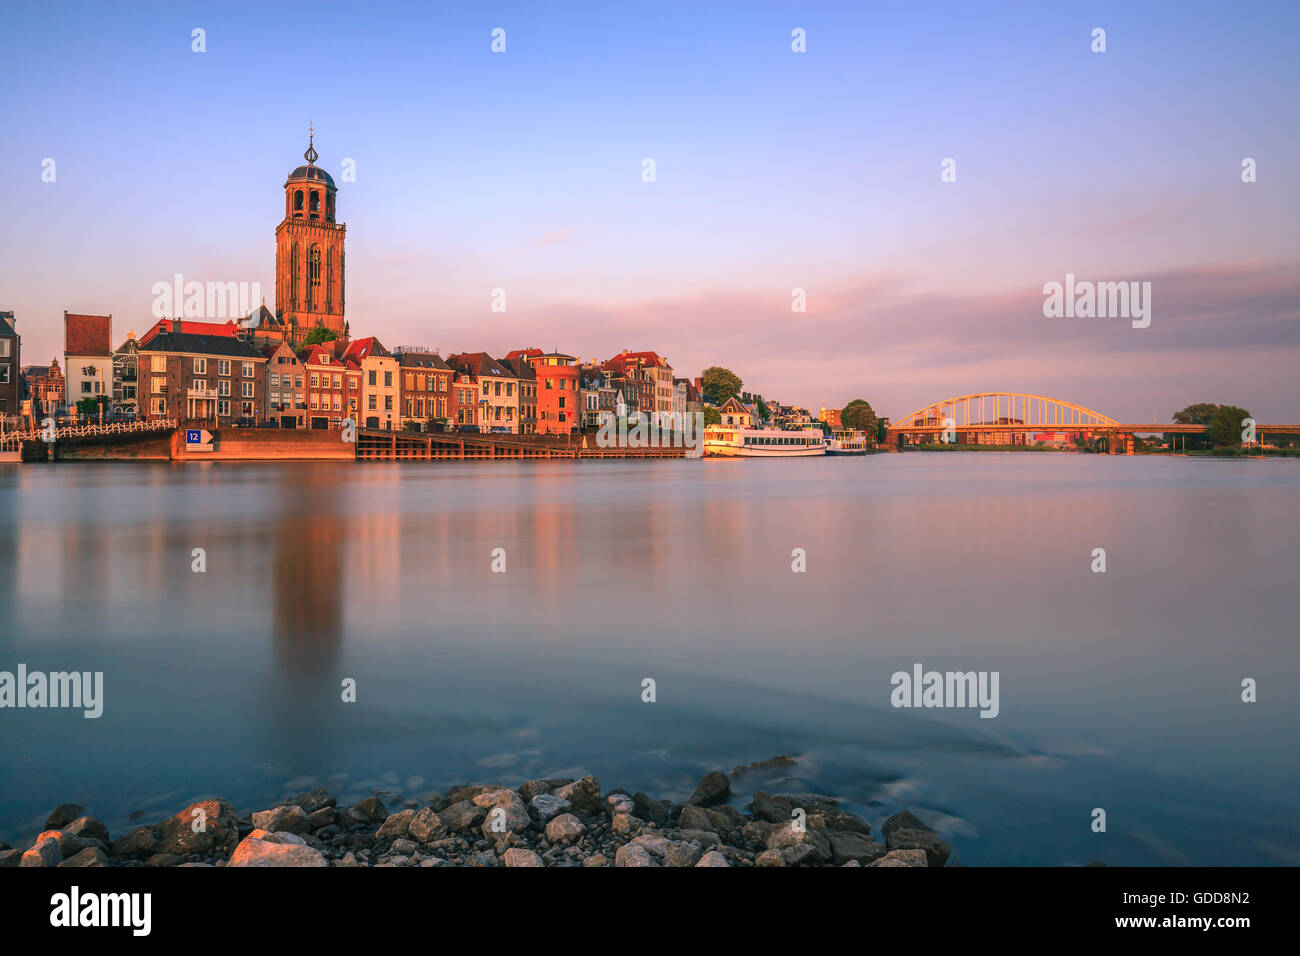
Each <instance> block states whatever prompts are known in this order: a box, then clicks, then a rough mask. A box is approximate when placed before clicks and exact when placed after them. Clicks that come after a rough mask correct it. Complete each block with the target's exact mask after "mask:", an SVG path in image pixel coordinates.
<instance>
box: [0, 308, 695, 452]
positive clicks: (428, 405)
mask: <svg viewBox="0 0 1300 956" xmlns="http://www.w3.org/2000/svg"><path fill="white" fill-rule="evenodd" d="M263 308H264V307H263ZM259 311H261V310H259ZM4 319H5V313H0V323H3V322H4ZM8 321H9V325H12V315H10V316H9V318H8ZM269 324H270V323H267V322H266V321H265V316H259V315H258V314H257V313H254V314H253V315H251V316H249V318H248V320H246V321H245V322H242V323H236V322H234V321H233V320H232V321H228V322H225V323H214V322H200V321H191V320H189V319H162V320H159V321H158V322H156V323H155V324H154V325H153V326H151V327H150V328H149V329H148V330H147V331H146V332H145V333H144V334H143V335H142V336H140V337H139V338H137V337H136V335H135V333H134V331H130V332H128V333H127V336H126V339H125V340H124V341H123V342H121V343H120V344H119V345H118V346H117V347H116V348H113V347H112V345H111V342H112V316H111V315H106V316H98V315H81V314H76V313H68V312H65V313H64V338H65V351H64V362H63V366H62V368H60V365H59V362H58V360H57V359H55V360H54V361H52V362H51V363H50V365H49V366H48V367H46V366H28V367H27V368H25V369H23V373H22V376H21V378H22V380H23V384H22V389H21V392H19V391H18V390H15V392H14V396H13V399H12V400H11V403H10V404H7V405H5V406H0V411H3V410H5V409H13V410H17V409H18V407H19V405H20V404H21V405H22V406H23V410H24V411H25V412H26V413H27V414H29V415H33V416H37V417H44V416H47V415H54V416H55V417H60V416H68V417H83V418H84V417H87V416H100V415H103V416H104V417H110V418H116V419H123V418H125V419H136V418H138V419H178V420H184V421H190V422H200V421H205V422H210V423H212V424H213V425H216V426H221V425H248V426H253V425H275V426H278V427H285V428H337V427H339V426H340V425H341V423H342V422H343V420H344V419H352V420H353V421H356V422H357V423H358V424H359V425H360V426H361V427H363V428H372V429H387V430H401V429H405V430H418V431H425V430H449V429H462V430H477V431H483V432H503V433H510V434H551V435H557V434H558V435H566V434H571V433H573V432H576V431H580V430H583V429H594V428H599V427H600V426H601V425H602V424H604V423H605V422H606V421H608V420H615V419H619V418H627V419H630V420H638V419H642V420H646V421H654V422H656V423H657V424H659V425H660V426H661V427H671V425H672V423H673V422H680V421H682V420H683V417H684V416H686V415H691V414H694V413H696V412H701V411H703V408H704V402H703V397H702V394H701V389H700V382H699V379H695V380H690V379H687V378H684V377H679V376H675V375H674V373H673V369H672V367H671V366H670V365H669V364H668V362H667V360H666V359H665V358H663V357H662V356H660V355H658V354H657V353H655V352H631V351H628V350H626V349H625V350H624V351H622V352H620V353H619V354H618V355H615V356H613V357H612V358H609V359H606V360H604V361H595V362H583V361H582V360H581V359H579V358H577V357H575V356H573V355H568V354H565V353H562V352H558V351H554V352H544V351H543V350H542V349H539V348H525V349H516V350H514V351H511V352H508V353H507V354H506V355H505V356H503V357H501V358H494V357H493V356H491V355H489V354H488V353H486V352H463V353H454V354H450V355H447V356H442V355H440V354H439V353H437V352H436V351H433V350H431V349H427V348H423V347H418V346H398V347H394V348H392V349H388V348H386V347H385V346H384V345H383V344H382V343H381V342H380V341H379V339H377V338H376V337H374V336H370V337H367V338H360V339H351V340H348V339H346V338H344V339H335V340H333V341H326V342H317V343H315V344H311V345H307V346H305V347H302V346H299V347H297V348H295V346H294V345H293V344H291V342H290V341H289V340H288V339H287V338H285V337H283V336H269V335H263V334H261V333H260V331H259V330H261V329H264V328H267V327H268V325H269ZM2 331H3V327H2V326H0V332H2ZM13 338H14V346H13V355H14V367H15V368H17V336H16V334H15V336H14V337H13ZM3 341H4V339H3V338H0V342H3ZM4 356H5V353H4V352H3V351H0V361H3V359H4ZM0 384H3V383H0ZM0 397H3V396H2V393H0Z"/></svg>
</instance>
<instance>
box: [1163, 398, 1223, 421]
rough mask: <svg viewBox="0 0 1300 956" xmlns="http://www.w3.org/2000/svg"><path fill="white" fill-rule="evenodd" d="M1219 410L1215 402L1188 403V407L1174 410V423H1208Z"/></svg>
mask: <svg viewBox="0 0 1300 956" xmlns="http://www.w3.org/2000/svg"><path fill="white" fill-rule="evenodd" d="M1218 410H1219V406H1218V405H1215V404H1214V403H1213V402H1198V403H1197V404H1195V405H1188V406H1187V407H1186V408H1182V409H1179V410H1178V411H1176V412H1174V423H1175V424H1177V425H1208V424H1210V419H1211V418H1213V417H1214V413H1215V412H1216V411H1218Z"/></svg>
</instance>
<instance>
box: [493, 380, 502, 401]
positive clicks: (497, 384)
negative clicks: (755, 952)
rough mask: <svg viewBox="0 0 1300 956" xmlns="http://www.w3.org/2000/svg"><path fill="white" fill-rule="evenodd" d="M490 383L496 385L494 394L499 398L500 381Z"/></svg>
mask: <svg viewBox="0 0 1300 956" xmlns="http://www.w3.org/2000/svg"><path fill="white" fill-rule="evenodd" d="M492 384H493V385H495V386H496V387H497V388H496V395H497V397H498V398H500V397H501V383H500V382H493V383H492Z"/></svg>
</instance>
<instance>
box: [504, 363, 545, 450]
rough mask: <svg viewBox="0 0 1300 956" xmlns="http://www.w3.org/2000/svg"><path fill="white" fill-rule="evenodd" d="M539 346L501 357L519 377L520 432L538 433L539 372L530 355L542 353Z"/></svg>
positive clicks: (522, 433) (527, 433)
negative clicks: (534, 366)
mask: <svg viewBox="0 0 1300 956" xmlns="http://www.w3.org/2000/svg"><path fill="white" fill-rule="evenodd" d="M541 354H542V350H541V349H539V348H529V349H514V350H513V351H511V352H507V353H506V357H505V358H503V359H500V360H499V361H500V362H501V364H502V365H504V366H505V367H506V368H508V369H510V371H512V372H514V373H515V375H517V376H518V377H519V434H521V435H536V434H537V372H536V371H535V370H534V369H533V364H532V362H531V361H529V357H530V356H533V355H541Z"/></svg>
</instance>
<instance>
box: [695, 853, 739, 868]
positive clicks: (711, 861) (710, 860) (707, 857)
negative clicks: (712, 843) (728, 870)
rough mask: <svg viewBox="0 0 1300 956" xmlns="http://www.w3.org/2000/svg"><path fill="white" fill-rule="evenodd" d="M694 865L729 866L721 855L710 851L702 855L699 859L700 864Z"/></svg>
mask: <svg viewBox="0 0 1300 956" xmlns="http://www.w3.org/2000/svg"><path fill="white" fill-rule="evenodd" d="M695 865H696V866H730V865H731V864H730V863H728V862H727V858H726V857H725V856H723V855H722V854H721V853H719V852H718V851H717V850H710V851H709V852H708V853H706V854H704V856H702V857H700V862H698V863H696V864H695Z"/></svg>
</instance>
